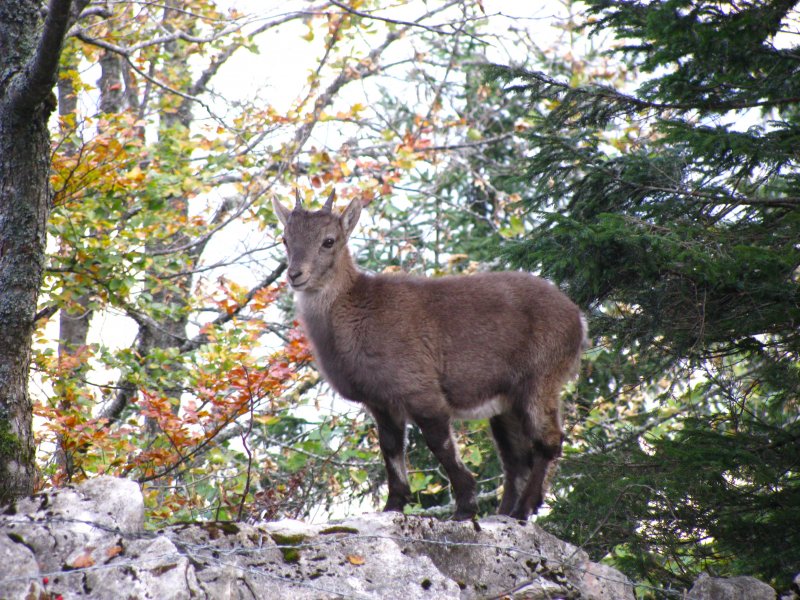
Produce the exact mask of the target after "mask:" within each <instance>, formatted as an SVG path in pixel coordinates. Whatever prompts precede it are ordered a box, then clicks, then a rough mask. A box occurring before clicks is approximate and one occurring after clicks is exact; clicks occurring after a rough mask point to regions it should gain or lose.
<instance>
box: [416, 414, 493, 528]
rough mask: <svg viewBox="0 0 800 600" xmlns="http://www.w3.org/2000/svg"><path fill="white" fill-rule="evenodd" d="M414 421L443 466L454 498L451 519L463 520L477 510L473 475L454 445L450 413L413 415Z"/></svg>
mask: <svg viewBox="0 0 800 600" xmlns="http://www.w3.org/2000/svg"><path fill="white" fill-rule="evenodd" d="M414 422H415V423H416V424H417V425H418V426H419V428H420V430H421V431H422V436H423V437H424V438H425V442H426V443H427V444H428V448H430V449H431V452H433V454H434V456H436V458H437V459H438V461H439V462H440V463H441V464H442V466H443V467H444V470H445V471H446V472H447V477H448V479H450V485H451V486H452V487H453V495H454V496H455V500H456V512H455V513H454V514H453V519H455V520H456V521H466V520H467V519H471V518H472V517H474V516H475V515H476V514H478V500H477V497H476V493H475V492H476V488H477V486H476V484H475V477H473V476H472V473H470V472H469V469H467V467H466V466H465V465H464V463H463V462H462V461H461V457H460V456H459V454H458V448H457V446H456V440H455V436H454V435H453V428H452V427H451V425H450V418H449V417H414Z"/></svg>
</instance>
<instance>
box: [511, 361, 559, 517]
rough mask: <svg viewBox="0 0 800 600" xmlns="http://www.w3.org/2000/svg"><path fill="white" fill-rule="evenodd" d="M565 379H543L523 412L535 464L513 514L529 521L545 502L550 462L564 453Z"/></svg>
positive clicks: (532, 390)
mask: <svg viewBox="0 0 800 600" xmlns="http://www.w3.org/2000/svg"><path fill="white" fill-rule="evenodd" d="M562 385H563V380H562V379H561V378H558V377H553V378H550V379H548V378H543V379H542V381H541V383H540V385H537V386H534V387H533V388H532V389H531V391H530V395H529V397H528V401H527V405H526V406H525V410H523V411H521V423H522V427H523V428H525V430H526V433H527V434H528V436H529V437H528V439H529V440H530V441H531V446H532V451H533V465H532V468H531V472H530V476H529V477H528V481H527V483H526V485H525V487H524V489H523V490H521V491H520V495H519V498H518V499H517V502H516V504H515V505H514V508H513V509H512V510H511V513H510V516H512V517H514V518H515V519H520V520H523V521H524V520H526V519H527V518H528V516H529V515H530V514H531V513H536V512H537V511H538V510H539V507H540V506H541V505H542V502H543V501H544V492H545V489H544V487H545V479H546V478H547V472H548V470H549V469H550V465H551V464H552V463H553V462H554V461H555V460H556V459H557V458H558V457H559V456H561V445H562V443H563V440H564V433H563V430H562V424H561V388H562Z"/></svg>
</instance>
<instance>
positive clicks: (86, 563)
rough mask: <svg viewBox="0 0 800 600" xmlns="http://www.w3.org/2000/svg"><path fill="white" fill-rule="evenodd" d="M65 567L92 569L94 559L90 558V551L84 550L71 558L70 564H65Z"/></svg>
mask: <svg viewBox="0 0 800 600" xmlns="http://www.w3.org/2000/svg"><path fill="white" fill-rule="evenodd" d="M67 566H68V567H72V568H73V569H85V568H86V567H93V566H94V559H93V558H92V551H91V550H89V549H86V550H84V551H83V553H82V554H79V555H78V556H76V557H75V558H73V559H72V561H71V562H69V563H67Z"/></svg>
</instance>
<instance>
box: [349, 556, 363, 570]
mask: <svg viewBox="0 0 800 600" xmlns="http://www.w3.org/2000/svg"><path fill="white" fill-rule="evenodd" d="M347 562H349V563H350V564H351V565H356V566H357V567H358V566H361V565H363V564H364V562H365V561H364V557H363V556H359V555H358V554H348V555H347Z"/></svg>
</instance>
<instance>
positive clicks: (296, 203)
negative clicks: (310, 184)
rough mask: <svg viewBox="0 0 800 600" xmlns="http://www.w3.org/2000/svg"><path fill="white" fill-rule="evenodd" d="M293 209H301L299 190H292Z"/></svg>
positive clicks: (301, 201) (301, 202) (301, 200)
mask: <svg viewBox="0 0 800 600" xmlns="http://www.w3.org/2000/svg"><path fill="white" fill-rule="evenodd" d="M294 200H295V201H294V209H295V210H300V209H302V208H303V199H302V198H301V197H300V188H294Z"/></svg>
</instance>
